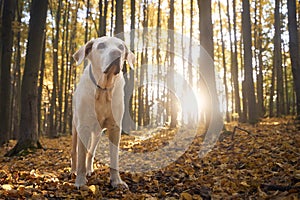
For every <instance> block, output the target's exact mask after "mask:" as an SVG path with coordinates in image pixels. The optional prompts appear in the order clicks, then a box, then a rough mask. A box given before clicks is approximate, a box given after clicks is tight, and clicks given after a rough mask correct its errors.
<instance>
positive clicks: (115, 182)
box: [110, 179, 128, 189]
mask: <svg viewBox="0 0 300 200" xmlns="http://www.w3.org/2000/svg"><path fill="white" fill-rule="evenodd" d="M110 184H111V186H112V187H113V188H123V189H128V185H127V184H126V183H125V182H124V181H122V180H121V179H120V180H110Z"/></svg>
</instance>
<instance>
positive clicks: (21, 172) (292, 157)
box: [0, 118, 300, 200]
mask: <svg viewBox="0 0 300 200" xmlns="http://www.w3.org/2000/svg"><path fill="white" fill-rule="evenodd" d="M235 126H238V127H240V128H242V129H244V130H246V131H247V132H246V131H243V130H240V129H236V131H235V134H234V135H233V134H232V131H233V129H234V127H235ZM226 128H227V130H228V132H224V133H223V134H222V135H221V136H220V138H219V141H218V142H217V143H216V145H215V146H214V147H213V149H212V150H211V151H210V152H208V153H207V154H206V156H204V157H201V158H200V157H199V156H198V153H199V149H200V148H201V143H202V141H203V135H201V134H200V133H199V134H197V135H196V137H195V139H194V141H193V143H192V144H191V145H190V146H189V148H188V150H187V151H186V152H185V153H184V154H183V155H182V156H180V158H179V159H178V160H176V161H175V162H173V163H171V164H169V165H168V166H166V167H163V168H162V169H159V170H156V171H151V172H144V173H130V172H122V173H121V177H122V179H123V180H124V181H125V182H126V183H127V184H128V186H129V190H125V189H121V188H118V189H113V188H111V186H110V184H109V167H108V166H107V165H104V164H103V163H100V162H99V161H98V160H96V162H95V164H94V166H95V172H94V173H93V174H92V175H91V177H89V178H88V183H87V186H84V187H81V188H80V189H77V188H76V187H74V181H75V175H71V174H70V152H71V147H70V146H71V136H63V137H60V138H56V139H49V138H46V137H43V138H41V143H42V145H43V147H44V149H39V150H37V151H35V152H32V153H29V154H28V153H27V154H24V155H23V156H18V157H4V154H5V153H6V152H7V151H8V150H9V149H11V148H12V147H13V146H14V144H15V143H16V141H10V143H9V144H8V145H6V146H5V147H2V148H0V199H148V200H150V199H186V200H192V199H195V200H196V199H300V129H299V127H296V126H295V125H294V124H293V119H292V118H285V119H281V118H280V119H263V120H262V121H261V122H260V123H258V124H257V125H255V126H252V125H248V124H237V123H231V124H227V125H226ZM165 133H166V132H165ZM165 133H164V134H163V135H157V136H155V137H153V138H152V139H151V140H150V139H149V140H145V141H144V142H145V144H136V145H131V147H130V148H131V150H133V151H141V152H142V151H147V150H151V148H153V149H156V148H158V147H159V146H161V145H164V144H165V143H166V141H168V140H169V139H170V138H172V137H173V136H174V134H173V135H172V131H170V134H165ZM232 136H233V137H232ZM132 137H133V136H128V135H122V141H121V147H122V148H123V149H124V148H125V147H126V144H128V143H129V142H131V141H132ZM127 147H128V146H127ZM144 148H147V149H144ZM127 149H128V148H127ZM136 162H140V161H136Z"/></svg>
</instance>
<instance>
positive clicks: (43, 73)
mask: <svg viewBox="0 0 300 200" xmlns="http://www.w3.org/2000/svg"><path fill="white" fill-rule="evenodd" d="M45 38H46V37H45V36H44V42H43V52H42V62H41V69H40V75H39V77H40V78H39V86H38V133H39V135H41V133H42V131H43V129H42V128H43V123H42V96H43V86H44V77H45V50H46V48H45V47H46V39H45Z"/></svg>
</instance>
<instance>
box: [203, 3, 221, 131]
mask: <svg viewBox="0 0 300 200" xmlns="http://www.w3.org/2000/svg"><path fill="white" fill-rule="evenodd" d="M197 2H198V7H199V18H200V19H199V29H200V44H201V47H203V49H204V50H205V52H204V51H203V49H201V50H200V72H201V73H202V72H203V71H204V70H205V73H206V74H205V77H204V76H203V74H202V77H201V80H200V81H202V82H203V80H202V79H203V78H205V81H206V88H203V90H205V91H204V93H203V94H204V97H203V98H205V102H206V103H207V105H206V106H205V110H204V112H205V117H206V128H207V130H208V128H209V125H210V124H211V123H219V122H220V120H221V113H220V110H219V106H216V105H219V101H218V98H214V97H217V87H216V78H215V77H216V76H215V68H214V65H213V60H214V45H213V44H214V42H213V25H212V13H211V10H212V8H211V0H198V1H197ZM213 105H214V106H213Z"/></svg>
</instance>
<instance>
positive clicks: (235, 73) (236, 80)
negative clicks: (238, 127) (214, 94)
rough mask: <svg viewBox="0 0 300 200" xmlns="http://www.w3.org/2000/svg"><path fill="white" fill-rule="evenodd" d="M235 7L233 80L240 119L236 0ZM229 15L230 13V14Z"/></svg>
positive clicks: (236, 109) (236, 107)
mask: <svg viewBox="0 0 300 200" xmlns="http://www.w3.org/2000/svg"><path fill="white" fill-rule="evenodd" d="M232 7H233V36H234V45H233V47H234V51H233V55H232V79H233V87H234V102H235V111H236V112H237V113H238V116H239V119H240V117H241V99H240V86H239V70H238V54H237V49H238V48H237V31H236V5H235V0H233V1H232ZM228 15H229V12H228Z"/></svg>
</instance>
